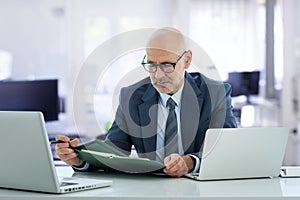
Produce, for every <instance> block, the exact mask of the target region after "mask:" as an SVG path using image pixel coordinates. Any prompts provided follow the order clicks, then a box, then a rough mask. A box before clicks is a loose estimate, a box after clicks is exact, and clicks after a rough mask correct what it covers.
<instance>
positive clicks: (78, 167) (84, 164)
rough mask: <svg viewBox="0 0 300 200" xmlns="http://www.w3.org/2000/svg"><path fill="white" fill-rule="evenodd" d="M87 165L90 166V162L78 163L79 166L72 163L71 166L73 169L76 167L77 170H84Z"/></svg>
mask: <svg viewBox="0 0 300 200" xmlns="http://www.w3.org/2000/svg"><path fill="white" fill-rule="evenodd" d="M89 166H90V164H89V163H87V162H84V163H82V165H80V166H74V165H72V167H73V168H74V169H77V170H78V171H85V170H87V169H88V168H89Z"/></svg>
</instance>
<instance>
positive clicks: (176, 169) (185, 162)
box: [164, 154, 195, 177]
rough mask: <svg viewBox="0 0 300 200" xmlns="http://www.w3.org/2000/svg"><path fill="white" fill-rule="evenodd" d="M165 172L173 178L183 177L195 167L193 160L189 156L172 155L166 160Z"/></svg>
mask: <svg viewBox="0 0 300 200" xmlns="http://www.w3.org/2000/svg"><path fill="white" fill-rule="evenodd" d="M164 164H165V166H166V167H165V169H164V172H165V173H166V174H168V175H170V176H172V177H181V176H183V175H185V174H187V173H189V172H190V171H192V170H193V169H194V167H195V163H194V160H193V158H191V157H190V156H188V155H185V156H180V155H179V154H171V155H169V156H167V157H166V158H165V159H164Z"/></svg>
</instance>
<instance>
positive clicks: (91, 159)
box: [74, 139, 165, 173]
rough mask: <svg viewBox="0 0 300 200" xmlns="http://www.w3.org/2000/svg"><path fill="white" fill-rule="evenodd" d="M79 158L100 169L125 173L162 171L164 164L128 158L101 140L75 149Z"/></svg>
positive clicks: (144, 159) (145, 159)
mask: <svg viewBox="0 0 300 200" xmlns="http://www.w3.org/2000/svg"><path fill="white" fill-rule="evenodd" d="M74 149H75V151H76V152H77V153H78V157H79V158H80V159H82V160H84V161H86V162H88V163H90V164H92V165H94V166H97V167H98V168H100V169H113V170H117V171H120V172H125V173H151V172H157V171H161V170H162V169H163V168H164V167H165V166H164V164H162V163H160V162H158V161H155V160H149V159H147V158H133V157H128V156H127V155H126V154H124V153H123V152H121V151H119V150H117V149H115V148H113V147H112V146H110V145H108V144H106V143H105V142H103V141H101V140H98V139H96V140H93V141H90V142H87V143H85V144H82V145H79V146H77V147H75V148H74Z"/></svg>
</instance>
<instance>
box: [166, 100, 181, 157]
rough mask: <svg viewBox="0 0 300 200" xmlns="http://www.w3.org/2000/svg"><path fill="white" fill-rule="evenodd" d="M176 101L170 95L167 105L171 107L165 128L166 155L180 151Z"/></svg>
mask: <svg viewBox="0 0 300 200" xmlns="http://www.w3.org/2000/svg"><path fill="white" fill-rule="evenodd" d="M175 106H176V103H175V101H174V100H173V99H172V98H171V97H170V98H169V99H168V101H167V107H168V108H169V115H168V118H167V123H166V130H165V142H164V145H165V157H166V156H168V155H170V154H172V153H178V134H177V132H178V127H177V118H176V113H175Z"/></svg>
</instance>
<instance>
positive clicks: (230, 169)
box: [186, 127, 289, 180]
mask: <svg viewBox="0 0 300 200" xmlns="http://www.w3.org/2000/svg"><path fill="white" fill-rule="evenodd" d="M288 135H289V129H288V128H281V127H272V128H224V129H208V130H207V132H206V136H205V140H204V146H203V152H202V159H201V164H200V171H199V173H197V174H187V175H186V176H187V177H189V178H193V179H195V180H224V179H243V178H262V177H275V176H278V175H279V173H280V169H281V166H282V162H283V158H284V154H285V148H286V144H287V140H288Z"/></svg>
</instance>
